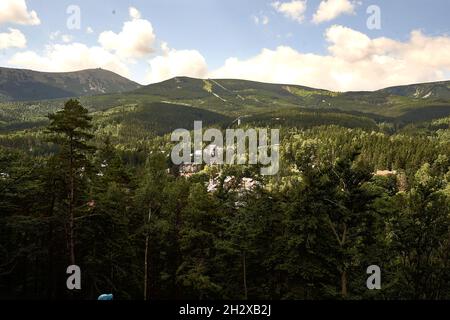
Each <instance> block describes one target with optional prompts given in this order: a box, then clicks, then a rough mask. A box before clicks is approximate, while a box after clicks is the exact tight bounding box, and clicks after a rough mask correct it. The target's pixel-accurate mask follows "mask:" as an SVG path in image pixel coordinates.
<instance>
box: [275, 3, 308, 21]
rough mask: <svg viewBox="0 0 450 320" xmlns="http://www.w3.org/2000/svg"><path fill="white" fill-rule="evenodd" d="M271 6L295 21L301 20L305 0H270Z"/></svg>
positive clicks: (304, 8)
mask: <svg viewBox="0 0 450 320" xmlns="http://www.w3.org/2000/svg"><path fill="white" fill-rule="evenodd" d="M272 7H274V8H275V10H277V11H278V12H280V13H282V14H283V15H284V16H285V17H287V18H289V19H292V20H294V21H297V22H299V23H301V22H303V20H304V19H305V16H304V14H305V11H306V0H293V1H290V2H279V1H276V2H272Z"/></svg>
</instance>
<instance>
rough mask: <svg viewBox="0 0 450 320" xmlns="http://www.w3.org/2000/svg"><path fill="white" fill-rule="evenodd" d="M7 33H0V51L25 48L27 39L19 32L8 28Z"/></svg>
mask: <svg viewBox="0 0 450 320" xmlns="http://www.w3.org/2000/svg"><path fill="white" fill-rule="evenodd" d="M8 30H9V32H7V33H6V32H5V33H0V50H2V49H7V48H25V47H26V45H27V38H25V35H24V34H23V33H22V32H20V30H17V29H13V28H9V29H8Z"/></svg>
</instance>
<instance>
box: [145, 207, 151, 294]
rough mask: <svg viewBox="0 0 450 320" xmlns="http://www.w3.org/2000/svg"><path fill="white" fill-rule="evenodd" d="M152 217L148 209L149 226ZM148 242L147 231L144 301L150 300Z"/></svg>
mask: <svg viewBox="0 0 450 320" xmlns="http://www.w3.org/2000/svg"><path fill="white" fill-rule="evenodd" d="M151 217H152V209H151V208H149V209H148V219H147V224H148V223H150V219H151ZM147 227H148V226H147ZM148 242H149V232H148V231H147V236H146V237H145V258H144V259H145V261H144V300H145V301H147V300H148V296H147V294H148Z"/></svg>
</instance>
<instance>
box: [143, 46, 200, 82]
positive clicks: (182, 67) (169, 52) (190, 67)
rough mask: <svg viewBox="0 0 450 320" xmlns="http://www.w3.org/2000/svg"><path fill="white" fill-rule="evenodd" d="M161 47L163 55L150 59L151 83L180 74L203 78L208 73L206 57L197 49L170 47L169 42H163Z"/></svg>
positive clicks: (149, 77)
mask: <svg viewBox="0 0 450 320" xmlns="http://www.w3.org/2000/svg"><path fill="white" fill-rule="evenodd" d="M161 48H162V51H163V55H161V56H157V57H155V58H153V59H151V60H150V61H149V63H150V73H149V76H148V80H149V81H150V82H151V83H155V82H160V81H164V80H167V79H170V78H173V77H179V76H186V77H193V78H203V77H205V76H206V75H207V73H208V66H207V64H206V61H205V58H204V57H203V56H202V55H201V54H200V53H199V52H198V51H197V50H175V49H170V48H169V47H168V45H167V43H163V44H162V46H161Z"/></svg>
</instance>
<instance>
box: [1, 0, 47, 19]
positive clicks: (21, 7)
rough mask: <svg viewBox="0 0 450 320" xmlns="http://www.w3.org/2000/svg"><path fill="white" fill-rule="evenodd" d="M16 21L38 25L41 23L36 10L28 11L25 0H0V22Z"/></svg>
mask: <svg viewBox="0 0 450 320" xmlns="http://www.w3.org/2000/svg"><path fill="white" fill-rule="evenodd" d="M2 23H16V24H23V25H38V24H40V23H41V21H40V20H39V17H38V15H37V13H36V11H29V10H28V8H27V4H26V3H25V0H1V1H0V24H2Z"/></svg>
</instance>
